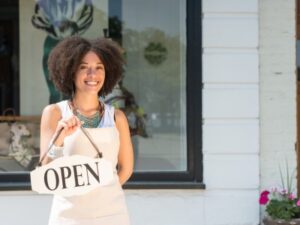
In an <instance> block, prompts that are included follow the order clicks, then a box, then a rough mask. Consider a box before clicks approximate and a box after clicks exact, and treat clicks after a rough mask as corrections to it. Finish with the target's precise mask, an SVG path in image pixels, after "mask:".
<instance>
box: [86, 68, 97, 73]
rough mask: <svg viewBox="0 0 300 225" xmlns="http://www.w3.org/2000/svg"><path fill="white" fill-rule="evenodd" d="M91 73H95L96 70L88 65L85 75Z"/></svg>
mask: <svg viewBox="0 0 300 225" xmlns="http://www.w3.org/2000/svg"><path fill="white" fill-rule="evenodd" d="M93 74H96V70H95V69H93V68H91V67H89V68H88V70H87V75H93Z"/></svg>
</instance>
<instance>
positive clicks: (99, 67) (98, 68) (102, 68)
mask: <svg viewBox="0 0 300 225" xmlns="http://www.w3.org/2000/svg"><path fill="white" fill-rule="evenodd" d="M96 69H97V70H104V66H97V67H96Z"/></svg>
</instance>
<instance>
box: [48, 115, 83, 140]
mask: <svg viewBox="0 0 300 225" xmlns="http://www.w3.org/2000/svg"><path fill="white" fill-rule="evenodd" d="M80 126H81V121H80V120H79V119H78V117H76V116H74V115H73V116H71V117H70V118H69V119H64V120H60V121H58V124H57V127H56V130H55V132H54V135H53V137H55V136H56V135H57V134H58V133H59V132H60V131H61V132H60V134H59V136H58V138H57V139H56V141H55V143H54V144H55V145H56V146H63V143H64V139H65V137H67V136H69V135H71V134H73V133H74V132H75V131H76V130H77V129H78V128H79V127H80Z"/></svg>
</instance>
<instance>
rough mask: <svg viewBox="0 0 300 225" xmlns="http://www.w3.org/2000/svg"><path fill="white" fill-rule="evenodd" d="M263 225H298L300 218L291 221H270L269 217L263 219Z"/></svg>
mask: <svg viewBox="0 0 300 225" xmlns="http://www.w3.org/2000/svg"><path fill="white" fill-rule="evenodd" d="M263 222H264V225H300V218H297V219H291V220H289V221H285V220H280V219H276V220H275V219H272V218H270V217H265V218H264V219H263Z"/></svg>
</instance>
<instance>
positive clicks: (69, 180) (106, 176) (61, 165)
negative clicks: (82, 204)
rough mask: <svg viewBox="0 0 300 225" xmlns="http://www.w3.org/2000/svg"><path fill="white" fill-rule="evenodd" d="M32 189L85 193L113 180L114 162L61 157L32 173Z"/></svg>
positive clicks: (50, 191) (62, 192)
mask: <svg viewBox="0 0 300 225" xmlns="http://www.w3.org/2000/svg"><path fill="white" fill-rule="evenodd" d="M30 179H31V188H32V190H34V191H36V192H38V193H41V194H56V195H62V196H72V195H81V194H85V193H87V192H89V191H91V190H93V189H94V188H97V187H99V186H105V185H109V184H110V183H111V182H112V180H113V167H112V163H111V162H110V161H108V160H105V159H103V158H101V159H100V158H90V157H87V156H81V155H73V156H68V157H61V158H58V159H56V160H54V161H52V162H51V163H49V164H47V165H45V166H42V167H39V168H37V169H35V170H33V171H32V172H31V173H30Z"/></svg>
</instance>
